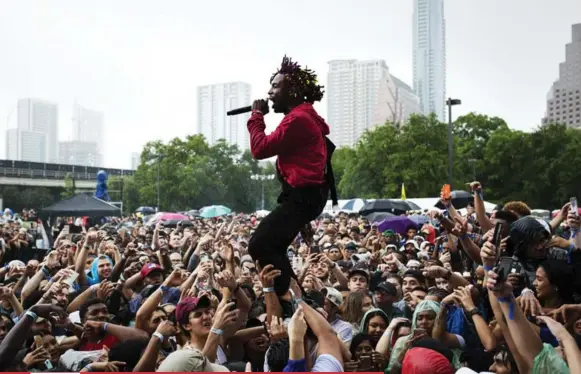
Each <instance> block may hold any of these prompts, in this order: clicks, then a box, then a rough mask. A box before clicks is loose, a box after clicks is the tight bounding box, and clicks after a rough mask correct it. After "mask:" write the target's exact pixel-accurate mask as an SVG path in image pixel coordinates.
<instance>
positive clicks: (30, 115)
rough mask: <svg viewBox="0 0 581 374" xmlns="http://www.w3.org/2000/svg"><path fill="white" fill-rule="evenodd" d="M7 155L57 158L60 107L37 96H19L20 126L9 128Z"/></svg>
mask: <svg viewBox="0 0 581 374" xmlns="http://www.w3.org/2000/svg"><path fill="white" fill-rule="evenodd" d="M6 135H7V136H6V143H7V144H6V157H7V158H9V159H12V160H16V161H33V162H57V161H58V108H57V105H56V104H53V103H50V102H47V101H43V100H37V99H20V100H18V119H17V128H16V129H9V130H7V134H6Z"/></svg>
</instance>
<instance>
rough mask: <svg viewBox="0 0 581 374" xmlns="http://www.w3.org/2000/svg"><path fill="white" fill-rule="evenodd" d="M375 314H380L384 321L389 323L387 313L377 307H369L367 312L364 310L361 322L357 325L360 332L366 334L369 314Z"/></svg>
mask: <svg viewBox="0 0 581 374" xmlns="http://www.w3.org/2000/svg"><path fill="white" fill-rule="evenodd" d="M372 314H373V315H375V314H380V315H381V316H382V317H383V318H384V319H385V321H386V323H387V324H388V325H389V322H390V320H389V317H388V315H387V314H385V312H384V311H383V310H381V309H379V308H371V309H369V310H368V311H367V312H365V314H364V315H363V318H361V324H360V325H359V332H360V333H361V334H367V325H368V324H369V320H370V319H371V315H372Z"/></svg>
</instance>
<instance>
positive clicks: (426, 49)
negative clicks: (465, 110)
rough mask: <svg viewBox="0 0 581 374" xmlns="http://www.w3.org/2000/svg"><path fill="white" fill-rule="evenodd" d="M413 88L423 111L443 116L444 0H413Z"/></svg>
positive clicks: (444, 86)
mask: <svg viewBox="0 0 581 374" xmlns="http://www.w3.org/2000/svg"><path fill="white" fill-rule="evenodd" d="M413 50H414V52H413V53H414V91H415V93H416V95H418V97H419V99H420V109H421V111H422V113H423V114H425V115H429V114H431V113H435V114H436V116H437V117H438V119H439V120H440V121H444V120H445V118H446V108H445V102H446V21H445V20H444V0H415V1H414V14H413Z"/></svg>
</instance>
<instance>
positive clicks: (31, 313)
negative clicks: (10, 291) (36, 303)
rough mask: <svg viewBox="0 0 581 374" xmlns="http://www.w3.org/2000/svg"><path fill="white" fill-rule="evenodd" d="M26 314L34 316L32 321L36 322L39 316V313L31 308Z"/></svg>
mask: <svg viewBox="0 0 581 374" xmlns="http://www.w3.org/2000/svg"><path fill="white" fill-rule="evenodd" d="M24 314H25V315H27V316H29V317H30V318H32V322H36V319H37V318H38V315H37V314H36V313H34V312H33V311H31V310H27V311H26V313H24Z"/></svg>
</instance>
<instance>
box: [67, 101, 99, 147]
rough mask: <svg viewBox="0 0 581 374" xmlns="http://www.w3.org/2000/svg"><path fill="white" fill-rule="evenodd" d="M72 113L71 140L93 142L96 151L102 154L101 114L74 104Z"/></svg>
mask: <svg viewBox="0 0 581 374" xmlns="http://www.w3.org/2000/svg"><path fill="white" fill-rule="evenodd" d="M73 113H74V116H73V140H78V141H81V142H95V143H97V150H98V151H99V152H100V153H102V152H103V149H104V144H103V139H105V131H104V130H105V129H104V116H103V113H102V112H98V111H96V110H91V109H87V108H83V107H82V106H80V105H79V104H78V103H76V102H75V104H74V105H73Z"/></svg>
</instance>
